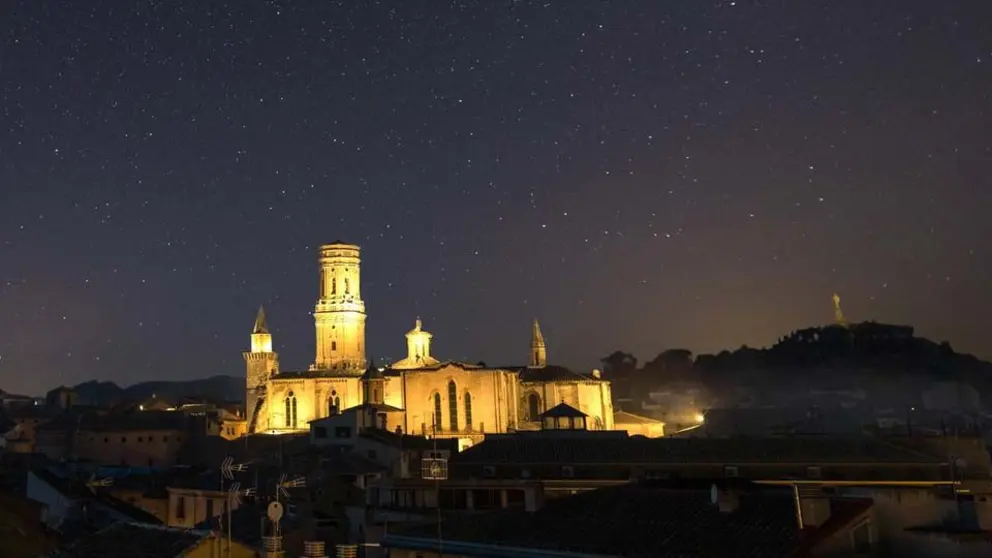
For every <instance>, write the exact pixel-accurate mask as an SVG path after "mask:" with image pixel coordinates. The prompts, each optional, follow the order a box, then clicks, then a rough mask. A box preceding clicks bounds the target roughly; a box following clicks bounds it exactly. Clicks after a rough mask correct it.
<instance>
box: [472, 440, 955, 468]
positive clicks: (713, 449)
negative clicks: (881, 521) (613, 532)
mask: <svg viewBox="0 0 992 558" xmlns="http://www.w3.org/2000/svg"><path fill="white" fill-rule="evenodd" d="M590 434H594V433H590ZM456 460H457V461H458V462H459V463H498V462H511V463H572V464H581V463H732V464H745V463H767V462H769V461H772V460H774V461H775V462H777V463H801V464H804V465H806V464H826V463H912V464H932V465H939V464H941V463H943V462H944V460H943V459H941V458H940V457H938V456H934V455H930V454H927V453H924V452H922V451H917V450H914V449H910V448H907V447H903V446H900V445H898V444H896V443H894V442H890V441H887V440H884V439H881V438H874V437H871V436H852V437H831V436H793V437H765V438H645V437H643V436H629V437H628V436H593V435H589V436H576V437H545V436H526V435H519V434H509V435H494V436H486V439H485V440H484V441H483V442H481V443H479V444H476V445H474V446H472V447H470V448H468V449H466V450H465V451H463V452H462V453H460V454H459V455H458V457H457V458H456Z"/></svg>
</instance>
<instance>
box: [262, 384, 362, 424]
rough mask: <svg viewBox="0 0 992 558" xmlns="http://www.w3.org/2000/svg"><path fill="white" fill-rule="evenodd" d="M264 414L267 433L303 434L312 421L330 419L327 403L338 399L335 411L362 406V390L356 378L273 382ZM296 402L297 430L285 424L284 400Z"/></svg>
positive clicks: (269, 389) (269, 388)
mask: <svg viewBox="0 0 992 558" xmlns="http://www.w3.org/2000/svg"><path fill="white" fill-rule="evenodd" d="M267 391H268V396H267V401H266V408H265V413H266V416H267V423H268V430H270V431H282V430H298V431H304V432H305V431H306V430H307V429H308V428H309V426H308V425H307V423H308V422H309V421H311V420H314V419H318V418H323V417H327V416H330V404H329V400H330V398H332V397H336V398H338V399H340V401H341V405H340V406H339V408H338V411H339V412H340V411H343V410H345V409H348V408H350V407H354V406H356V405H360V404H361V403H362V388H361V383H360V381H359V379H358V378H357V377H318V378H292V379H290V378H287V379H274V380H272V381H271V382H269V387H268V390H267ZM290 393H292V394H293V397H295V398H296V428H295V429H294V428H293V427H292V426H291V425H290V424H288V423H287V422H286V399H287V397H289V394H290Z"/></svg>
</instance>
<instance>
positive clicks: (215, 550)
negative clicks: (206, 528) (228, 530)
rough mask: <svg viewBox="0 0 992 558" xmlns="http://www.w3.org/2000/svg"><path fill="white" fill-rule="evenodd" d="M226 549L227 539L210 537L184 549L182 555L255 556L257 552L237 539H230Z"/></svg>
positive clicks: (212, 557)
mask: <svg viewBox="0 0 992 558" xmlns="http://www.w3.org/2000/svg"><path fill="white" fill-rule="evenodd" d="M230 544H231V546H230V549H228V542H227V539H225V538H223V537H210V538H207V539H205V540H203V541H202V542H200V544H198V545H196V547H195V548H192V549H189V550H186V551H185V553H184V554H183V556H186V557H187V558H256V557H257V556H258V553H257V552H256V551H255V550H254V549H252V548H249V547H247V546H245V545H243V544H241V543H239V542H237V541H231V543H230Z"/></svg>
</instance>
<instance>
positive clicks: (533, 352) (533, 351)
mask: <svg viewBox="0 0 992 558" xmlns="http://www.w3.org/2000/svg"><path fill="white" fill-rule="evenodd" d="M547 365H548V347H547V345H545V344H544V335H543V334H542V333H541V325H540V324H538V323H537V318H534V327H533V329H532V330H531V333H530V367H531V368H544V367H545V366H547Z"/></svg>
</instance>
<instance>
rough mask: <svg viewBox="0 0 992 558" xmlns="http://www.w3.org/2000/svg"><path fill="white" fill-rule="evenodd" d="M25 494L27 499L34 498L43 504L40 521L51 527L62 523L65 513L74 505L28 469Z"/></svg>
mask: <svg viewBox="0 0 992 558" xmlns="http://www.w3.org/2000/svg"><path fill="white" fill-rule="evenodd" d="M25 496H27V498H28V499H29V500H34V501H35V502H38V503H39V504H43V505H44V506H45V507H44V508H43V511H42V517H41V521H42V522H43V523H44V524H45V525H47V526H49V527H53V528H55V527H58V526H59V525H61V524H62V521H63V520H64V519H65V518H66V515H67V514H68V513H69V511H70V510H72V508H73V506H74V505H75V504H74V503H73V501H72V500H70V499H68V498H66V497H65V496H63V495H62V493H61V492H59V491H58V490H56V489H55V488H54V487H53V486H52V485H50V484H48V483H47V482H45V481H43V480H41V479H40V478H38V477H37V476H36V475H35V474H34V473H32V472H30V471H29V472H28V478H27V488H26V491H25Z"/></svg>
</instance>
